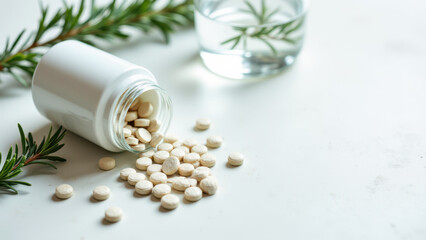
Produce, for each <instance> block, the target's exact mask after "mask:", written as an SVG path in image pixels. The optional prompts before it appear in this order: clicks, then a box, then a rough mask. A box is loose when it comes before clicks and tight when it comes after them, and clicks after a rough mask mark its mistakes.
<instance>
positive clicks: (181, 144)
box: [172, 140, 183, 148]
mask: <svg viewBox="0 0 426 240" xmlns="http://www.w3.org/2000/svg"><path fill="white" fill-rule="evenodd" d="M172 145H173V147H174V148H177V147H180V146H183V142H182V141H179V140H178V141H175V142H174V143H172Z"/></svg>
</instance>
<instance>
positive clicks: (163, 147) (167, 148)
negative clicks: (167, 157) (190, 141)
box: [157, 143, 173, 152]
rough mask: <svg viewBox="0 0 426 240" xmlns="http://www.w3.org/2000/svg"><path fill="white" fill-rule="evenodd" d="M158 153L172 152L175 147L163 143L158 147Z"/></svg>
mask: <svg viewBox="0 0 426 240" xmlns="http://www.w3.org/2000/svg"><path fill="white" fill-rule="evenodd" d="M157 150H158V151H167V152H170V151H172V150H173V145H172V144H170V143H162V144H160V145H158V146H157Z"/></svg>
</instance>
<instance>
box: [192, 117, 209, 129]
mask: <svg viewBox="0 0 426 240" xmlns="http://www.w3.org/2000/svg"><path fill="white" fill-rule="evenodd" d="M209 127H210V119H208V118H199V119H197V121H196V123H195V128H197V129H198V130H207V129H209Z"/></svg>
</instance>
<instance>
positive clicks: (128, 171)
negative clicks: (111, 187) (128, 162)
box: [120, 168, 136, 181]
mask: <svg viewBox="0 0 426 240" xmlns="http://www.w3.org/2000/svg"><path fill="white" fill-rule="evenodd" d="M135 172H136V170H135V169H134V168H125V169H123V170H121V171H120V178H121V179H123V180H126V181H127V178H128V177H129V175H130V174H131V173H135Z"/></svg>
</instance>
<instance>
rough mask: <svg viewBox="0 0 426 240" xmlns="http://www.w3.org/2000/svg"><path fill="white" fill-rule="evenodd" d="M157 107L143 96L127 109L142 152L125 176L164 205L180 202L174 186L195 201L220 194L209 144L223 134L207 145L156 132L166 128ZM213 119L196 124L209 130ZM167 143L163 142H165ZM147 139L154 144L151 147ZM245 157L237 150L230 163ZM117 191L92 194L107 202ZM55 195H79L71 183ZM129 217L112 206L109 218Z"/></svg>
mask: <svg viewBox="0 0 426 240" xmlns="http://www.w3.org/2000/svg"><path fill="white" fill-rule="evenodd" d="M153 111H154V108H153V106H152V104H151V103H149V102H143V101H142V100H140V99H137V100H136V101H135V102H134V103H133V104H132V105H131V106H130V109H129V111H128V112H127V114H126V119H125V121H126V122H125V126H124V129H123V134H124V137H125V139H126V142H127V143H128V144H129V145H130V146H132V148H133V149H135V150H137V151H141V153H140V154H139V158H138V159H137V160H136V163H135V167H136V169H135V168H124V169H122V170H121V171H120V173H119V174H120V179H122V180H123V181H126V182H127V183H128V184H129V185H130V186H134V191H135V192H136V193H137V194H139V195H149V194H152V195H153V196H154V197H156V198H158V199H160V202H161V207H162V208H164V209H167V210H173V209H176V208H177V207H178V206H179V202H180V200H179V197H178V196H177V195H176V194H173V193H172V189H173V190H175V191H177V192H181V193H183V197H184V199H185V200H187V201H189V202H196V201H199V200H200V199H201V198H202V197H203V193H205V194H207V195H214V194H215V193H216V191H217V189H218V184H217V180H216V178H215V177H213V176H212V170H211V168H212V167H214V166H215V165H216V156H215V155H213V154H212V153H210V152H209V149H214V148H219V147H221V146H222V142H223V139H222V137H220V136H210V137H208V138H207V139H206V142H205V143H204V144H201V143H199V142H198V141H197V140H196V139H193V138H187V139H184V140H180V139H179V138H178V137H177V136H175V135H171V134H168V135H166V136H164V138H163V136H162V135H161V134H159V133H157V132H156V131H158V129H159V128H160V123H159V122H158V121H157V120H155V119H154V120H150V117H151V116H152V114H153ZM210 124H211V122H210V120H209V119H207V118H200V119H198V120H197V121H196V125H195V129H197V130H200V131H204V130H207V129H208V128H209V127H210ZM161 142H162V143H161ZM146 144H149V145H151V146H152V147H153V148H154V149H152V150H149V151H145V152H144V150H145V149H146ZM243 162H244V156H243V155H242V154H241V153H237V152H234V153H231V154H229V156H228V161H227V163H228V165H230V166H240V165H242V164H243ZM115 166H116V164H115V159H114V158H111V157H104V158H101V159H100V160H99V162H98V167H99V168H100V169H101V170H104V171H108V170H111V169H113V168H115ZM110 194H111V190H110V189H109V188H108V187H107V186H98V187H96V188H94V190H93V193H92V197H93V199H96V200H98V201H104V200H106V199H108V198H109V197H110ZM55 195H56V196H57V197H58V198H60V199H67V198H70V197H71V196H72V195H73V188H72V187H71V186H70V185H68V184H62V185H59V186H58V187H57V188H56V192H55ZM122 216H123V211H122V210H121V209H120V208H119V207H110V208H108V209H107V210H106V211H105V220H106V221H108V222H118V221H120V219H121V218H122Z"/></svg>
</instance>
